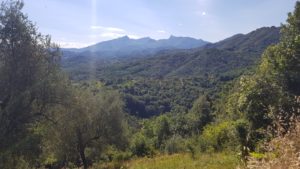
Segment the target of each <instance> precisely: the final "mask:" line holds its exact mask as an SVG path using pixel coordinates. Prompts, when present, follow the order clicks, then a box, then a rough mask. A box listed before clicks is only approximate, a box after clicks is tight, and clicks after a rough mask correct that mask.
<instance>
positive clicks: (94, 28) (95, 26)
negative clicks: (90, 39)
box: [90, 25, 126, 32]
mask: <svg viewBox="0 0 300 169" xmlns="http://www.w3.org/2000/svg"><path fill="white" fill-rule="evenodd" d="M90 29H92V30H101V31H108V32H126V31H125V30H124V29H122V28H116V27H105V26H98V25H92V26H90Z"/></svg>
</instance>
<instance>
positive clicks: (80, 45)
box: [55, 41, 95, 48]
mask: <svg viewBox="0 0 300 169" xmlns="http://www.w3.org/2000/svg"><path fill="white" fill-rule="evenodd" d="M55 43H57V44H58V45H59V46H60V47H61V48H83V47H87V46H89V45H92V44H95V43H94V42H91V43H79V42H66V41H56V42H55Z"/></svg>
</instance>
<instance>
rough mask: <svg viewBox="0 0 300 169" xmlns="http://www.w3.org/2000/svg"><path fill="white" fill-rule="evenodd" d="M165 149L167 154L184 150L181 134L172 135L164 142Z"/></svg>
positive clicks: (183, 140)
mask: <svg viewBox="0 0 300 169" xmlns="http://www.w3.org/2000/svg"><path fill="white" fill-rule="evenodd" d="M165 144H166V145H165V151H166V152H167V153H168V154H175V153H180V152H184V151H186V145H185V139H183V138H182V137H181V136H178V135H173V136H172V137H171V138H170V139H168V140H167V141H166V143H165Z"/></svg>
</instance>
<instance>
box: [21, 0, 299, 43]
mask: <svg viewBox="0 0 300 169" xmlns="http://www.w3.org/2000/svg"><path fill="white" fill-rule="evenodd" d="M24 2H25V7H24V12H25V13H27V14H28V16H29V19H30V20H32V21H33V22H35V23H36V24H37V26H38V29H39V31H40V32H42V33H43V34H50V35H51V36H52V40H53V41H54V42H57V43H59V44H60V45H61V46H62V47H83V46H87V45H90V44H93V43H97V42H100V41H105V40H110V39H114V38H117V37H121V36H124V35H128V36H129V37H131V38H141V37H151V38H154V39H162V38H168V37H169V36H170V35H175V36H189V37H194V38H201V39H203V40H207V41H210V42H216V41H219V40H222V39H224V38H227V37H230V36H232V35H234V34H237V33H248V32H250V31H252V30H255V29H257V28H260V27H263V26H279V25H280V23H284V22H285V20H286V18H287V13H288V12H290V11H292V10H293V8H294V5H295V2H296V0H24Z"/></svg>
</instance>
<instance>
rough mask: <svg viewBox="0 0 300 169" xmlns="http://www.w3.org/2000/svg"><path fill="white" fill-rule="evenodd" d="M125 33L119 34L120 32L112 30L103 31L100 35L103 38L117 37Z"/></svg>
mask: <svg viewBox="0 0 300 169" xmlns="http://www.w3.org/2000/svg"><path fill="white" fill-rule="evenodd" d="M124 35H125V34H120V33H114V32H104V33H101V34H100V36H101V37H103V38H111V39H113V38H118V37H121V36H124Z"/></svg>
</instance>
